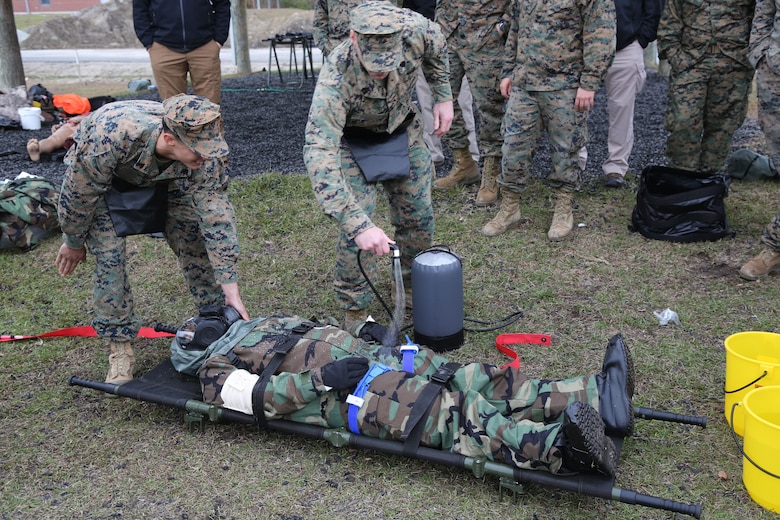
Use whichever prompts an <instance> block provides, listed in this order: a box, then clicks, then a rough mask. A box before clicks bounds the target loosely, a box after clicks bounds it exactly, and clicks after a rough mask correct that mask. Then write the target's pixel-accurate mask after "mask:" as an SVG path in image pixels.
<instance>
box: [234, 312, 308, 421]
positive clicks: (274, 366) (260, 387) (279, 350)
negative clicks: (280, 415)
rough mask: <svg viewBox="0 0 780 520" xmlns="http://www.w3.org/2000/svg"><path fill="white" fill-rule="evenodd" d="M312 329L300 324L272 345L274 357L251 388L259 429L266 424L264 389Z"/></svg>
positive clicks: (305, 324)
mask: <svg viewBox="0 0 780 520" xmlns="http://www.w3.org/2000/svg"><path fill="white" fill-rule="evenodd" d="M313 328H314V324H313V323H301V324H300V325H297V326H296V327H295V328H293V329H292V332H291V333H290V335H289V336H288V337H287V339H285V341H284V342H282V343H279V344H277V345H274V348H273V349H272V350H273V353H274V357H272V358H271V361H269V362H268V364H267V365H266V366H265V368H264V369H263V371H262V372H261V373H260V379H258V380H257V383H255V386H254V387H253V388H252V413H253V414H254V416H255V422H257V425H258V426H259V427H260V428H265V426H266V423H267V422H268V421H266V419H265V411H264V409H263V401H264V395H265V387H266V386H268V382H269V381H270V380H271V376H272V375H274V374H275V373H276V371H277V370H278V369H279V365H281V364H282V361H284V357H285V356H286V355H287V354H288V353H289V352H290V351H291V350H292V348H293V347H294V346H295V345H297V344H298V342H299V341H300V340H301V338H302V337H303V335H304V334H306V333H307V332H308V331H310V330H311V329H313ZM231 352H232V351H231ZM230 360H231V362H232V361H233V359H232V358H231V359H230ZM233 364H235V363H233Z"/></svg>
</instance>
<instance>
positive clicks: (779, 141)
mask: <svg viewBox="0 0 780 520" xmlns="http://www.w3.org/2000/svg"><path fill="white" fill-rule="evenodd" d="M756 85H757V90H758V121H759V123H760V124H761V130H762V131H763V132H764V137H765V138H766V148H767V155H769V158H770V159H772V162H773V163H774V166H775V168H776V169H780V75H779V74H775V72H774V71H773V70H772V69H771V68H770V67H769V66H768V65H767V63H766V58H764V59H762V60H761V62H760V63H759V64H758V70H757V71H756Z"/></svg>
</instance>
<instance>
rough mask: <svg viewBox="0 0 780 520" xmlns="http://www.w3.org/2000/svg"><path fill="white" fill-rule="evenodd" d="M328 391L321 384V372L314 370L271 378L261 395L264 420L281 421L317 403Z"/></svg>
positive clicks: (317, 369) (287, 373) (286, 373)
mask: <svg viewBox="0 0 780 520" xmlns="http://www.w3.org/2000/svg"><path fill="white" fill-rule="evenodd" d="M328 390H329V388H328V387H327V386H325V385H324V384H323V383H322V375H321V370H320V369H319V368H316V369H314V370H311V371H307V372H303V373H300V374H291V373H289V372H283V373H281V374H278V375H275V376H271V380H270V381H269V382H268V385H266V387H265V394H264V395H263V408H264V409H265V417H266V419H269V420H271V419H281V418H283V417H285V416H287V415H291V414H293V413H295V412H297V411H298V410H302V409H303V408H305V407H306V406H307V405H308V404H309V403H311V402H314V401H319V400H320V398H321V397H322V395H323V394H324V393H326V392H327V391H328Z"/></svg>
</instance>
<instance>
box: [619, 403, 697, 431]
mask: <svg viewBox="0 0 780 520" xmlns="http://www.w3.org/2000/svg"><path fill="white" fill-rule="evenodd" d="M634 417H639V418H640V419H655V420H657V421H667V422H676V423H681V424H692V425H694V426H701V427H702V428H706V427H707V418H706V417H702V416H699V415H682V414H679V413H672V412H662V411H661V410H653V409H652V408H642V407H639V406H636V407H634Z"/></svg>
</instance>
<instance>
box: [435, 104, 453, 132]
mask: <svg viewBox="0 0 780 520" xmlns="http://www.w3.org/2000/svg"><path fill="white" fill-rule="evenodd" d="M454 117H455V112H454V108H453V107H452V100H450V101H443V102H441V103H436V104H435V105H433V135H435V136H436V137H441V136H443V135H444V134H446V133H447V132H449V131H450V126H452V120H453V118H454Z"/></svg>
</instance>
